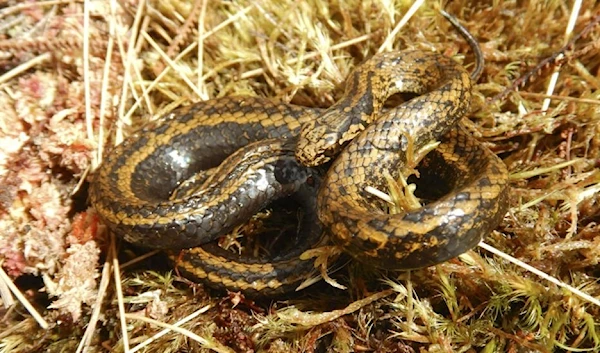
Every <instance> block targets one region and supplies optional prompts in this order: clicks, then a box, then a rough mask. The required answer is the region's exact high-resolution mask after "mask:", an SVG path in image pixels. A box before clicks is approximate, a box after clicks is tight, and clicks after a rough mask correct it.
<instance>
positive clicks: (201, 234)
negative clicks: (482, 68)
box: [90, 51, 508, 295]
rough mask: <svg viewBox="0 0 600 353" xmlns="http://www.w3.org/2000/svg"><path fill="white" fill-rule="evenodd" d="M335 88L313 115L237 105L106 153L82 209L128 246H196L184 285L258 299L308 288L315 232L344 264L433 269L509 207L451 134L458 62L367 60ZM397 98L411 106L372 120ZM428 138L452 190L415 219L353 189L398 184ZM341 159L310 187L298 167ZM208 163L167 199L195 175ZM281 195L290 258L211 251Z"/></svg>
mask: <svg viewBox="0 0 600 353" xmlns="http://www.w3.org/2000/svg"><path fill="white" fill-rule="evenodd" d="M346 85H347V89H346V91H345V94H344V96H343V97H342V99H340V101H338V102H337V103H336V104H335V105H334V106H332V107H331V108H329V109H328V110H325V111H323V110H320V109H311V108H306V107H299V106H294V105H291V104H285V103H276V102H273V101H272V100H268V99H262V98H249V97H225V98H220V99H215V100H210V101H205V102H201V103H197V104H194V105H191V106H188V107H185V108H182V109H179V110H176V111H173V112H171V113H169V114H167V115H166V116H164V117H163V118H161V119H159V120H158V121H156V122H152V123H150V124H148V125H146V126H145V127H144V128H143V129H141V130H140V131H138V132H137V133H135V134H133V135H132V136H130V137H129V138H128V139H126V140H125V141H124V142H123V143H122V144H120V145H119V146H117V147H116V148H115V149H114V150H113V151H112V152H111V154H110V155H109V156H108V158H107V159H106V160H105V161H104V162H103V164H102V165H101V166H100V168H99V169H98V171H97V172H96V174H95V176H94V179H93V182H92V185H91V188H90V197H91V202H92V204H93V205H94V207H95V208H96V210H97V212H98V214H99V215H100V217H101V218H102V220H103V221H104V222H105V223H106V224H107V225H108V226H109V228H110V229H111V230H112V231H114V232H115V233H116V234H118V235H120V236H122V237H123V238H124V239H125V240H126V241H128V242H132V243H136V244H140V245H143V246H145V247H153V248H161V249H183V248H189V247H195V246H200V247H198V248H195V249H191V250H185V251H183V252H182V253H181V256H180V258H179V262H178V267H179V269H180V270H181V271H182V272H183V273H184V274H187V275H190V276H192V277H195V278H200V279H203V280H205V281H207V282H208V283H209V284H212V285H213V286H217V287H225V288H228V289H231V290H242V291H245V292H249V293H259V294H265V295H268V294H272V293H280V292H283V291H287V290H290V289H293V288H294V285H295V284H297V283H298V282H299V281H301V280H302V279H304V278H305V277H306V273H307V272H308V271H309V270H310V269H311V267H312V262H310V261H302V260H300V259H299V255H300V254H301V253H302V252H304V251H305V250H307V249H310V248H312V247H314V246H316V244H317V243H318V242H319V241H320V240H321V237H320V235H321V233H322V231H321V224H322V225H323V227H324V228H325V229H326V230H327V231H328V232H329V233H331V234H332V235H333V238H334V240H335V242H336V243H338V244H339V245H341V246H342V247H343V248H344V250H345V251H346V252H348V253H349V254H350V255H352V256H353V257H354V258H356V259H358V260H360V261H363V262H365V263H367V264H370V265H373V266H376V267H382V268H386V269H409V268H417V267H424V266H429V265H432V264H436V263H440V262H443V261H445V260H448V259H450V258H452V257H455V256H457V255H459V254H461V253H463V252H465V251H466V250H468V249H470V248H472V247H473V246H475V245H476V244H477V243H478V242H479V241H480V240H481V239H482V238H483V237H484V236H485V235H486V234H488V233H489V232H490V231H491V230H493V229H494V228H495V227H496V226H497V225H498V223H499V222H500V221H501V219H502V217H503V215H504V213H505V212H506V209H507V179H508V177H507V170H506V167H505V166H504V164H503V163H502V161H501V160H500V159H499V158H498V157H496V156H495V155H494V154H493V153H492V152H491V151H489V150H488V149H487V148H485V147H484V146H482V145H481V144H480V143H478V142H477V141H476V140H475V139H473V138H472V137H470V136H469V135H468V134H467V133H465V132H464V131H463V129H462V128H461V127H460V119H461V118H462V117H463V116H464V115H465V114H466V113H467V111H468V109H469V102H470V98H471V79H470V77H469V75H468V73H467V72H466V71H465V70H464V69H463V68H462V67H461V66H460V65H459V64H457V63H456V62H454V61H453V60H452V59H450V58H447V57H445V56H442V55H439V54H435V53H426V52H421V51H402V52H390V53H384V54H378V55H375V56H374V57H373V58H371V59H369V60H368V61H366V62H365V63H363V64H362V65H361V66H359V67H358V68H357V69H356V70H355V71H354V72H353V73H352V74H351V75H350V76H349V77H348V79H347V82H346ZM399 92H402V93H407V92H408V93H413V94H417V95H418V96H417V97H415V98H413V99H411V100H409V101H407V102H405V103H403V104H401V105H399V106H398V107H395V108H392V109H389V110H387V111H385V112H382V105H383V103H384V102H385V101H386V100H387V99H388V98H389V97H390V96H392V95H394V94H396V93H399ZM301 126H302V133H300V128H301ZM299 133H300V137H298V135H299ZM298 139H299V140H298ZM435 140H440V141H441V144H440V145H439V146H438V147H437V148H436V149H435V150H434V151H433V152H431V153H430V154H429V155H428V157H427V158H426V164H427V165H428V168H431V169H430V170H433V171H434V172H433V173H431V172H430V174H434V175H438V176H440V177H442V178H443V179H444V180H447V181H448V183H449V184H450V185H449V187H450V191H449V192H448V193H447V194H446V195H445V196H443V197H442V198H440V199H439V200H437V201H433V202H431V203H429V204H426V205H425V206H423V207H422V208H419V209H417V210H408V211H406V212H402V213H399V214H395V215H391V214H387V213H385V212H383V211H381V208H380V207H378V206H377V205H378V204H380V203H381V202H380V201H379V200H376V199H374V197H373V196H371V195H370V194H368V193H366V191H365V188H366V187H368V186H370V187H374V188H377V189H379V190H386V189H387V184H386V179H385V173H389V174H391V176H392V177H394V178H397V177H398V176H399V173H400V171H401V170H402V166H403V164H404V163H405V161H406V158H407V155H411V154H412V153H413V152H417V151H419V150H420V149H421V148H422V147H423V146H424V145H426V144H428V143H431V142H433V141H435ZM348 142H349V143H348ZM346 143H348V144H347V146H346V147H345V148H344V145H346ZM324 149H325V150H324ZM340 150H341V153H340V154H339V156H337V158H335V159H334V161H333V163H332V165H331V167H330V168H329V169H328V171H327V173H326V175H325V177H324V178H323V181H322V182H321V172H320V171H319V170H318V169H313V168H308V167H304V166H303V165H302V164H307V165H317V164H321V163H324V162H327V161H328V160H329V159H331V158H333V157H334V156H335V155H336V154H337V153H338V152H339V151H340ZM298 161H301V162H302V163H299V162H298ZM221 162H223V163H221ZM217 166H218V168H217V169H216V170H213V171H212V172H211V173H209V174H208V175H207V176H203V177H202V178H198V181H194V182H192V183H190V184H191V185H192V187H189V190H185V191H183V192H176V194H175V195H173V192H174V191H175V190H177V189H178V188H181V187H182V185H185V184H186V183H187V181H188V180H194V178H195V175H196V174H197V173H198V172H199V171H201V170H205V169H208V168H214V167H217ZM186 187H187V186H186ZM317 190H318V197H317V200H316V201H315V199H314V197H311V195H314V194H316V193H317ZM292 194H293V195H295V197H297V199H298V200H299V203H300V204H302V205H303V206H304V207H303V208H304V209H305V214H304V217H302V221H301V227H300V230H299V231H298V232H297V236H296V237H295V238H294V239H293V241H291V242H290V243H291V249H292V250H291V251H288V252H285V253H284V254H279V255H275V256H274V257H273V258H271V259H270V260H269V261H266V262H265V261H263V260H259V259H248V258H241V257H237V256H235V255H234V254H232V253H230V252H228V251H225V250H223V249H220V248H219V247H218V246H217V245H215V244H214V242H213V241H214V240H215V239H216V238H217V237H219V236H221V235H223V234H225V233H227V232H229V231H231V230H232V229H233V228H234V227H235V226H236V225H238V224H240V223H242V222H245V221H247V220H248V219H249V218H250V217H251V216H252V215H253V214H254V213H256V212H258V211H259V210H260V209H262V208H264V207H265V206H267V205H268V204H269V203H270V202H271V201H272V200H273V199H274V198H277V197H282V196H286V195H292ZM317 217H318V220H320V222H318V221H317Z"/></svg>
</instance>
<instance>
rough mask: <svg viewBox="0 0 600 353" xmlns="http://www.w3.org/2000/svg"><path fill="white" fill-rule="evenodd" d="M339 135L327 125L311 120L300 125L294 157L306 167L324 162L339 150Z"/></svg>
mask: <svg viewBox="0 0 600 353" xmlns="http://www.w3.org/2000/svg"><path fill="white" fill-rule="evenodd" d="M340 137H341V136H340V134H339V133H338V132H335V131H332V129H330V128H329V127H328V126H327V125H322V124H317V122H316V121H311V122H309V123H307V124H305V125H304V126H302V131H301V132H300V139H299V140H298V144H297V145H296V159H297V160H298V161H299V162H300V163H302V164H303V165H305V166H307V167H316V166H319V165H322V164H325V163H327V162H329V161H330V160H331V159H332V158H333V157H335V156H336V155H337V154H338V153H339V152H340V150H341V147H342V146H341V145H340Z"/></svg>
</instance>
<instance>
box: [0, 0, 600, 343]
mask: <svg viewBox="0 0 600 353" xmlns="http://www.w3.org/2000/svg"><path fill="white" fill-rule="evenodd" d="M576 4H577V2H576ZM411 5H412V4H411V3H410V2H407V1H396V2H392V1H385V0H372V1H358V0H351V1H326V0H310V1H304V2H302V1H301V2H299V1H292V0H287V1H285V0H284V1H275V0H248V1H244V0H242V1H202V0H196V1H193V2H188V1H176V0H169V1H154V0H153V1H147V2H135V1H104V2H92V1H75V0H63V1H59V0H57V1H52V0H48V1H38V2H18V1H7V2H4V3H3V6H4V7H3V8H2V9H0V33H1V36H0V64H1V65H2V73H1V75H0V102H1V103H2V104H0V106H1V107H2V108H1V109H2V115H1V116H2V118H1V119H0V146H1V150H0V177H1V178H2V179H1V180H2V188H1V189H0V259H1V260H0V261H2V268H3V269H4V271H5V272H6V273H7V274H8V276H10V278H12V280H14V281H15V283H16V285H17V286H16V287H18V289H19V290H20V293H21V294H22V296H21V297H19V298H13V295H12V294H11V293H12V292H11V289H10V288H9V286H8V284H7V283H10V284H12V282H10V279H9V277H7V276H2V278H4V279H3V280H2V281H1V282H0V295H1V298H2V304H3V307H2V309H1V310H2V311H1V313H2V321H1V322H0V332H1V333H0V352H30V351H47V352H55V351H56V352H58V351H83V350H84V349H88V350H89V351H116V352H121V351H126V352H134V351H137V350H138V349H140V348H134V347H136V345H138V344H140V343H142V342H144V341H145V340H149V341H148V342H147V343H144V345H146V344H147V346H145V347H146V348H142V350H141V351H143V350H144V349H145V350H146V351H162V352H178V351H190V352H191V351H194V352H195V351H205V350H211V349H212V350H215V351H219V352H229V351H236V352H250V351H267V352H295V351H336V352H350V351H357V352H360V351H378V352H397V351H400V352H455V351H456V352H475V351H483V352H528V351H530V352H552V351H571V350H574V351H598V350H600V319H598V318H600V307H599V306H596V305H595V304H594V303H593V302H591V301H590V300H586V299H583V298H581V297H579V296H577V295H575V294H574V293H573V292H571V291H569V290H566V289H563V288H561V287H559V286H557V285H555V284H553V283H551V282H548V281H546V280H541V279H539V278H538V277H537V276H535V275H533V274H531V273H530V272H528V271H526V270H524V269H522V268H521V267H518V266H516V265H513V264H511V263H509V262H507V261H505V260H503V259H502V258H500V257H497V256H495V255H492V254H489V253H488V252H486V251H483V250H476V251H471V252H469V253H467V254H465V255H464V256H461V257H460V258H459V259H455V260H452V261H449V262H447V263H444V264H441V265H438V266H435V267H431V268H427V269H423V270H419V271H412V272H407V273H400V274H396V273H387V274H386V273H379V272H373V271H371V270H368V269H365V268H363V267H361V266H357V265H356V264H352V263H351V264H349V265H348V266H346V267H345V268H344V269H343V270H341V271H339V272H337V273H335V274H333V275H332V277H333V278H334V279H335V280H337V281H338V282H340V283H341V284H344V285H346V286H347V287H348V288H349V289H347V290H344V291H343V290H339V289H334V288H331V287H328V286H327V285H321V284H319V285H318V286H319V288H318V289H314V288H308V289H307V290H305V291H304V292H303V293H302V294H301V295H296V296H291V297H289V298H288V299H287V300H283V299H280V300H277V301H258V302H253V301H250V300H248V299H245V298H242V297H240V296H239V295H235V294H231V295H229V296H223V295H219V294H217V293H213V292H210V291H207V290H205V289H204V288H203V287H202V286H201V285H197V286H195V285H192V286H190V285H189V284H188V283H185V282H184V281H183V280H182V279H180V278H177V277H175V276H174V275H173V274H172V273H171V272H169V269H168V268H166V267H165V266H162V267H161V265H160V264H157V263H156V262H157V261H154V262H153V258H152V257H151V258H150V260H148V259H139V260H135V259H136V256H138V255H143V254H138V253H132V252H131V251H130V250H127V249H126V247H123V246H121V247H115V244H114V241H113V239H110V238H108V237H107V236H106V235H105V234H104V232H103V228H102V226H101V225H100V224H98V220H97V219H96V218H95V216H94V214H93V212H90V211H88V210H87V205H86V201H85V200H86V190H85V187H86V184H85V179H86V177H87V175H88V173H89V172H90V171H91V170H93V168H94V167H95V166H96V165H98V163H99V162H100V161H101V160H102V158H103V156H104V155H105V154H106V151H107V150H109V149H110V146H112V145H114V144H116V143H118V142H119V141H120V140H121V139H122V138H123V136H126V135H127V134H129V133H130V132H131V131H134V130H135V129H136V128H138V127H139V126H140V125H141V124H143V123H144V122H145V121H147V120H148V119H150V118H151V117H155V116H158V115H159V114H160V113H161V112H165V111H167V110H170V109H172V108H174V107H177V106H180V105H187V104H190V103H192V102H195V101H199V100H202V99H207V98H214V97H219V96H226V95H232V94H250V95H259V96H266V97H274V98H277V99H281V100H284V101H291V102H293V103H296V104H301V105H307V106H320V107H327V106H329V105H331V104H332V103H333V102H334V101H335V100H336V99H337V98H339V97H340V95H341V93H342V82H343V80H344V78H345V76H346V75H347V74H348V72H349V71H350V70H351V69H352V68H353V67H354V66H355V65H356V64H358V63H360V62H361V61H362V60H364V59H365V58H367V57H369V56H371V55H372V54H373V53H375V52H376V51H377V50H378V49H379V48H380V47H382V46H384V47H386V46H387V45H388V44H389V43H391V44H392V46H393V48H417V49H423V50H436V51H439V52H441V53H443V54H445V55H449V56H453V57H455V59H456V60H458V61H460V62H463V63H464V64H465V65H466V66H467V67H469V68H470V67H471V66H472V62H473V57H472V53H471V51H470V50H469V48H468V46H467V44H466V43H465V42H464V41H463V40H462V39H461V38H460V36H459V35H458V34H457V33H456V32H455V31H454V30H453V29H452V27H451V26H450V24H449V23H447V21H446V20H445V19H444V18H443V17H442V16H441V15H440V14H439V12H438V10H439V9H440V8H441V4H440V3H439V2H437V1H432V2H427V3H426V4H424V5H422V6H421V7H420V8H419V9H418V11H417V12H416V13H415V14H414V16H413V17H412V18H410V19H408V21H407V22H406V24H405V25H404V26H398V24H399V23H400V20H401V18H402V17H403V16H404V14H406V13H407V12H408V11H409V9H410V7H411ZM567 6H568V5H567V3H565V2H559V1H540V0H533V1H529V2H517V1H498V2H492V1H488V2H477V1H474V2H468V1H463V0H458V1H453V2H451V3H450V4H447V5H446V6H445V9H446V10H447V11H448V12H450V13H452V14H455V15H456V16H457V17H458V18H459V19H460V20H461V22H462V23H463V24H464V25H465V26H466V27H467V28H468V29H469V30H470V31H471V33H473V34H474V36H475V37H476V38H478V39H479V40H480V42H481V44H482V47H483V51H484V54H485V59H486V66H485V70H484V73H483V76H482V78H481V79H480V80H479V82H478V84H477V85H476V87H475V101H474V107H473V113H472V115H471V116H470V123H469V126H470V127H471V128H472V130H473V133H474V134H475V135H476V136H478V137H480V138H481V140H483V141H485V142H486V143H487V144H488V146H489V147H490V148H492V149H493V150H494V151H495V152H496V153H498V154H499V155H500V156H501V157H502V158H503V160H504V161H505V163H506V164H507V165H508V167H509V170H510V171H511V188H512V190H511V208H510V211H509V212H508V214H507V215H506V217H505V219H504V221H503V223H502V224H501V226H500V227H499V228H498V229H497V231H495V232H494V233H493V234H491V235H490V236H489V237H488V239H487V240H486V241H487V242H488V243H489V244H492V245H494V246H495V247H496V248H499V249H501V250H503V251H504V252H506V253H508V254H511V255H513V256H515V257H516V258H518V259H520V260H522V261H523V262H526V263H528V264H530V265H532V266H534V267H535V268H537V269H540V270H542V271H543V272H545V273H547V274H549V275H551V276H553V277H556V278H557V279H559V280H561V281H563V282H564V283H567V284H570V285H572V286H573V287H576V288H578V289H580V290H581V291H583V292H585V293H587V294H589V295H590V296H592V297H596V298H598V297H600V283H599V282H598V278H599V277H600V267H599V265H598V263H599V261H600V226H599V225H598V223H599V221H600V172H599V170H600V169H599V166H600V99H599V98H600V93H599V92H600V55H598V54H597V53H598V50H599V46H600V24H598V23H597V22H598V15H599V14H600V5H597V4H596V3H594V2H592V1H585V2H583V3H582V4H581V8H580V9H579V10H577V9H575V10H574V9H572V8H569V7H567ZM569 6H570V5H569ZM570 17H573V18H574V21H573V22H572V26H569V25H567V23H569V18H570ZM590 23H592V25H589V26H588V24H590ZM395 28H396V30H395ZM392 33H394V34H393V35H392ZM565 33H566V34H565ZM571 38H575V40H574V41H571V42H569V39H571ZM553 74H554V75H553ZM511 87H512V89H510V90H509V91H505V89H506V88H511ZM517 87H518V91H516V90H515V89H514V88H517ZM549 87H550V88H549ZM130 260H135V261H139V262H138V263H137V264H135V265H134V266H132V265H129V264H127V265H126V266H124V263H125V262H127V261H130ZM148 268H153V269H155V270H156V272H150V271H148V270H147V269H148ZM119 270H120V271H119ZM384 278H385V280H382V279H384ZM14 291H16V289H13V292H14ZM26 302H30V303H31V306H30V307H26V306H24V305H25V303H26ZM30 312H31V313H35V312H39V313H40V314H41V315H40V316H39V317H36V316H34V315H32V314H30ZM179 321H181V322H179ZM176 322H178V323H177V324H176V325H177V326H178V327H179V328H174V327H173V326H170V327H171V329H173V330H175V331H176V332H168V331H165V332H163V333H160V335H158V336H155V335H156V334H157V333H159V332H160V330H161V329H163V327H164V326H165V325H166V324H165V323H169V324H175V323H176ZM44 325H48V327H49V328H48V329H43V328H41V327H43V326H44Z"/></svg>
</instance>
